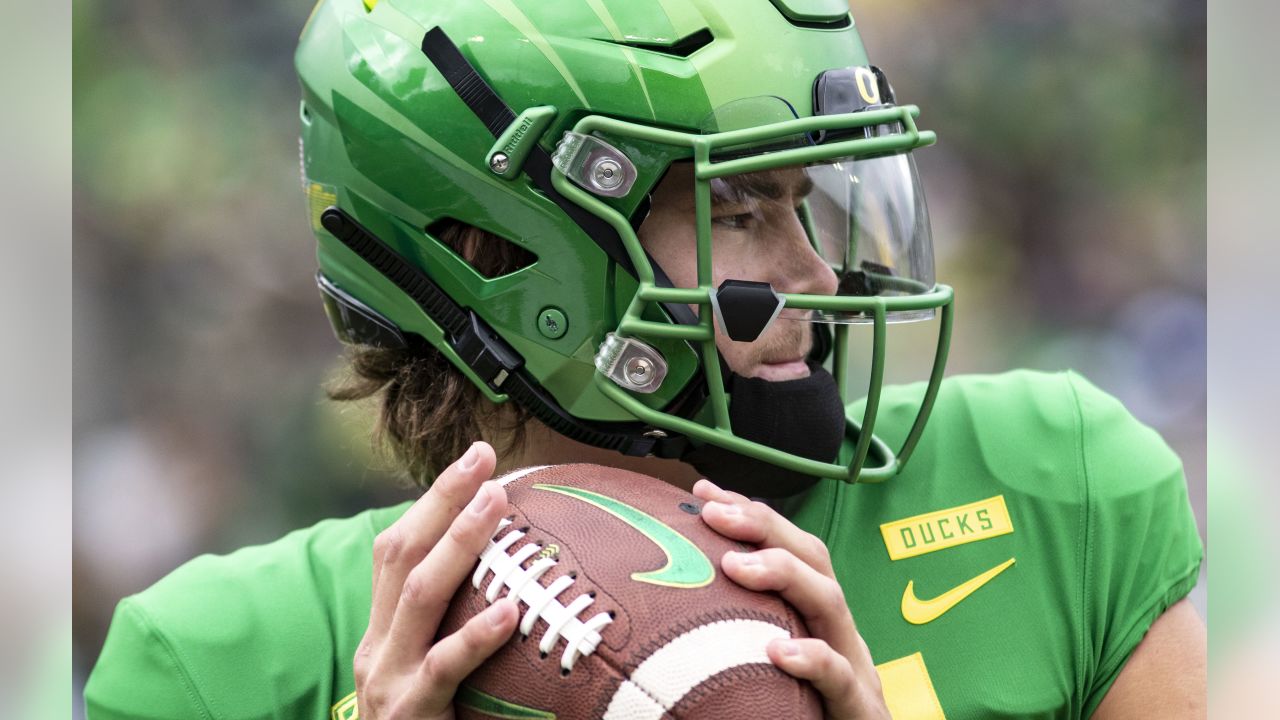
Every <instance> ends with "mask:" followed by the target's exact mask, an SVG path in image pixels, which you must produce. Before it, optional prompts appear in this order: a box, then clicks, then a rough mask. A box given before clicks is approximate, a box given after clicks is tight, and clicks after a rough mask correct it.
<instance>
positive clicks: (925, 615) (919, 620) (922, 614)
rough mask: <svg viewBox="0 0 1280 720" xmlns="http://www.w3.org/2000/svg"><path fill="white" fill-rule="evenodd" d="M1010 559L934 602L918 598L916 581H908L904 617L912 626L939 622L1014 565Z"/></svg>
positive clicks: (903, 607) (934, 599)
mask: <svg viewBox="0 0 1280 720" xmlns="http://www.w3.org/2000/svg"><path fill="white" fill-rule="evenodd" d="M1013 561H1014V558H1009V559H1008V560H1005V561H1004V562H1002V563H1000V564H999V565H997V566H995V567H993V568H991V569H990V570H988V571H986V572H984V573H982V574H981V575H979V576H977V577H975V578H970V579H969V580H967V581H965V582H963V583H961V584H959V585H957V586H955V587H953V588H951V589H950V590H948V591H946V592H944V593H942V594H941V595H939V596H938V597H936V598H933V599H932V600H921V599H919V598H917V597H916V593H915V581H914V580H909V581H907V589H906V590H904V591H902V617H904V618H906V620H907V622H909V623H911V624H912V625H924V624H925V623H927V622H932V621H934V620H937V619H938V618H939V617H941V616H942V614H943V613H945V612H946V611H948V610H950V609H951V608H953V607H955V606H956V605H957V604H958V603H959V602H960V601H961V600H963V599H965V598H967V597H969V596H970V595H972V594H973V591H974V590H977V589H978V588H980V587H982V586H983V585H986V584H987V583H988V582H991V578H993V577H995V576H997V575H999V574H1000V573H1002V572H1004V571H1005V569H1006V568H1008V567H1009V566H1010V565H1012V564H1013Z"/></svg>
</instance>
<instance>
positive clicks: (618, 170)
mask: <svg viewBox="0 0 1280 720" xmlns="http://www.w3.org/2000/svg"><path fill="white" fill-rule="evenodd" d="M551 164H552V165H555V167H556V169H557V170H559V171H560V172H562V173H564V175H565V177H567V178H569V179H570V180H572V181H573V182H574V183H576V184H577V185H579V186H581V187H583V188H584V189H586V190H587V191H589V192H591V193H594V194H596V195H603V196H605V197H623V196H625V195H626V194H627V193H629V192H631V186H632V185H634V184H635V182H636V166H635V165H634V164H633V163H632V162H631V160H629V159H628V158H627V156H626V155H624V154H623V153H622V151H621V150H619V149H617V148H615V147H614V146H612V145H610V144H609V143H607V142H605V141H603V140H601V139H600V138H598V137H595V136H594V135H583V134H582V133H576V132H573V131H567V132H565V134H564V137H562V138H560V142H559V143H557V144H556V151H555V152H554V153H552V155H551Z"/></svg>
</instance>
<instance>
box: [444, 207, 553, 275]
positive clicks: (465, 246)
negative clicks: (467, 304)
mask: <svg viewBox="0 0 1280 720" xmlns="http://www.w3.org/2000/svg"><path fill="white" fill-rule="evenodd" d="M426 233H427V235H430V236H431V238H432V239H434V240H435V241H436V242H439V243H440V244H441V245H444V246H445V247H446V248H448V249H449V250H450V251H451V252H453V254H454V255H457V256H458V258H459V259H460V260H462V261H463V262H465V263H466V264H467V265H469V266H470V267H471V269H472V270H475V271H476V272H477V273H479V274H480V276H481V277H483V278H485V279H486V280H492V279H494V278H499V277H502V276H504V275H510V274H511V273H513V272H516V271H517V270H523V269H524V268H527V267H529V266H530V265H533V264H534V263H536V262H538V256H537V255H535V254H534V253H533V252H531V251H530V250H529V249H528V248H526V247H524V246H522V245H519V244H517V243H515V242H513V241H511V240H508V239H506V238H504V237H502V236H501V235H497V234H494V233H491V232H489V231H488V230H483V229H481V228H478V227H476V226H474V225H468V224H467V223H464V222H462V221H460V220H455V219H453V218H441V219H439V220H436V221H435V222H433V223H431V224H430V225H428V226H427V227H426Z"/></svg>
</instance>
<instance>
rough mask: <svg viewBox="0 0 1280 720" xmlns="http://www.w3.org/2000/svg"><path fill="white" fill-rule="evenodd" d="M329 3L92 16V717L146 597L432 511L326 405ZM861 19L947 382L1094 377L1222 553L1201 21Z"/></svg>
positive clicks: (906, 331)
mask: <svg viewBox="0 0 1280 720" xmlns="http://www.w3.org/2000/svg"><path fill="white" fill-rule="evenodd" d="M311 5H312V0H278V1H277V2H274V3H212V4H211V3H170V2H158V1H156V0H145V1H144V0H114V1H113V2H103V1H101V0H77V2H76V3H75V4H74V5H73V24H72V27H73V38H74V55H73V59H72V63H73V69H74V73H75V84H74V89H73V99H74V103H75V113H74V127H73V138H74V143H75V158H74V159H75V164H74V174H73V199H74V215H73V221H74V233H75V236H74V247H75V274H74V290H73V292H74V303H75V308H76V312H75V315H74V320H73V332H74V337H75V348H74V368H73V385H74V393H75V398H76V404H75V408H74V460H75V474H74V488H75V495H74V510H75V542H74V548H73V550H72V557H73V579H74V600H75V603H74V615H73V648H74V677H75V680H74V683H73V686H74V695H75V697H76V698H77V700H76V701H75V703H76V712H77V713H79V712H80V709H79V705H80V703H79V700H78V698H79V695H80V690H81V687H82V683H83V681H84V679H85V677H86V675H87V673H88V671H89V669H90V668H91V667H92V664H93V662H94V660H95V659H96V657H97V653H98V651H99V649H100V647H101V643H102V640H103V638H104V636H105V633H106V629H107V625H108V623H109V621H110V617H111V612H112V609H113V608H114V606H115V603H116V602H117V601H118V600H119V599H120V598H121V597H123V596H125V595H128V594H131V593H134V592H137V591H139V590H141V589H143V588H145V587H146V586H147V585H149V584H151V583H152V582H154V581H155V580H157V579H159V578H160V577H162V576H163V575H164V574H166V573H167V572H169V571H170V570H172V569H173V568H175V567H176V566H177V565H179V564H181V563H182V562H184V561H185V560H187V559H189V558H191V557H193V556H195V555H197V554H199V553H203V552H218V553H220V552H227V551H230V550H232V549H234V548H236V547H239V546H242V545H245V544H250V543H260V542H267V541H270V540H272V539H275V538H277V537H279V536H280V535H282V534H284V533H285V532H287V531H289V530H291V529H294V528H298V527H303V526H306V525H310V524H312V523H314V522H316V521H318V520H320V519H322V518H325V517H330V516H338V515H346V514H351V513H353V512H356V511H358V510H360V509H363V508H365V507H369V506H372V505H382V504H390V503H393V502H397V501H399V500H401V499H405V498H407V497H409V496H410V495H411V493H410V492H409V491H408V490H407V489H405V487H404V484H403V483H402V482H401V480H399V479H398V477H397V476H396V475H395V473H394V472H392V471H391V470H390V468H389V466H388V465H387V464H386V463H385V462H383V461H381V460H379V459H378V457H377V456H376V455H375V454H374V453H373V452H372V451H371V448H370V444H369V439H368V429H369V427H370V425H371V416H370V415H369V414H368V413H367V411H362V410H359V409H352V408H344V409H342V410H340V409H339V408H338V407H336V406H334V405H332V404H330V403H328V402H327V401H325V400H324V394H323V390H322V387H323V384H324V382H325V381H326V380H327V379H329V378H331V377H333V376H334V374H335V373H336V372H338V371H339V370H340V369H341V367H342V354H341V350H340V348H339V346H338V344H337V342H336V341H335V340H334V339H333V337H332V335H331V333H330V330H329V327H328V323H327V321H326V320H325V318H324V314H323V312H322V310H321V307H320V303H319V302H318V296H317V293H316V290H315V287H314V283H313V279H312V276H313V273H314V269H315V260H314V248H313V240H312V237H311V234H310V231H309V229H308V225H307V220H306V215H305V203H304V199H303V195H302V191H301V188H300V185H299V175H298V156H297V135H298V129H297V107H298V89H297V84H296V81H295V79H294V75H293V70H292V65H291V63H292V53H293V48H294V45H295V43H296V40H297V35H298V32H299V30H300V29H301V27H302V24H303V22H304V20H305V19H306V16H307V14H308V12H309V11H310V9H311ZM853 11H854V18H855V20H856V22H857V23H858V25H859V27H860V29H861V32H862V36H863V40H864V42H865V43H866V46H867V48H868V51H869V52H870V54H871V58H872V61H873V62H874V63H876V64H877V65H879V66H881V67H883V68H884V69H885V70H886V71H887V73H888V75H889V77H890V78H891V79H892V81H893V84H894V86H895V89H896V90H897V94H898V97H899V99H900V100H902V101H903V102H911V103H916V104H919V105H920V106H921V108H922V110H923V113H922V116H921V119H920V122H921V126H922V127H927V128H930V129H933V130H936V131H937V133H938V136H939V139H940V141H939V144H938V145H937V146H936V147H933V148H929V149H927V150H924V151H922V152H920V153H918V160H919V162H920V166H921V175H922V177H923V179H924V183H925V187H926V189H927V191H928V194H929V200H930V205H931V210H932V212H933V228H934V236H935V241H936V243H937V253H938V258H937V265H938V275H939V279H940V280H942V281H944V282H948V283H950V284H952V285H953V286H954V287H955V288H956V296H957V327H956V331H955V334H954V339H953V344H952V353H951V360H950V362H949V372H950V374H958V373H972V372H998V371H1002V370H1005V369H1009V368H1013V367H1033V368H1040V369H1045V370H1060V369H1066V368H1073V369H1075V370H1077V371H1079V372H1081V373H1083V374H1084V375H1085V376H1087V377H1088V378H1090V379H1091V380H1092V381H1093V382H1094V383H1096V384H1097V385H1099V386H1100V387H1102V388H1103V389H1104V390H1107V391H1109V392H1111V393H1113V394H1114V395H1116V396H1118V397H1119V398H1120V399H1121V400H1123V401H1124V402H1125V403H1126V404H1127V405H1128V406H1129V408H1130V409H1131V410H1132V411H1133V413H1134V414H1135V415H1136V416H1137V417H1138V418H1139V419H1141V420H1142V421H1144V422H1146V423H1147V424H1149V425H1151V426H1153V427H1155V428H1156V429H1157V430H1159V431H1160V432H1161V433H1162V434H1163V436H1164V437H1165V438H1166V440H1167V441H1168V442H1169V443H1170V444H1171V445H1172V446H1173V448H1174V449H1175V450H1176V451H1177V452H1178V454H1179V455H1180V456H1181V457H1182V458H1183V461H1184V463H1185V466H1186V474H1187V479H1188V484H1189V489H1190V494H1191V498H1192V502H1193V505H1194V506H1195V510H1196V516H1197V520H1198V522H1199V524H1200V527H1201V528H1202V533H1203V528H1204V527H1205V519H1206V518H1205V478H1206V460H1205V452H1206V441H1205V438H1206V427H1205V416H1206V392H1205V385H1206V378H1205V370H1206V305H1205V295H1206V252H1205V222H1206V196H1205V173H1206V160H1205V138H1206V120H1205V94H1206V82H1205V52H1206V45H1205V41H1206V36H1205V6H1204V4H1203V3H1200V2H1194V1H1191V2H1184V1H1181V0H1123V1H1122V2H1115V1H1114V0H1112V1H1104V0H1071V1H1067V0H1041V1H1040V2H1036V3H1026V2H1018V1H1016V0H982V1H979V2H966V3H943V2H930V1H928V0H921V1H919V2H915V3H901V2H895V3H890V2H885V1H884V0H865V1H863V2H855V3H854V4H853ZM1272 234H1273V235H1274V233H1272ZM902 330H903V332H902V333H900V334H898V335H894V336H893V337H894V338H895V339H894V350H893V354H892V355H891V359H893V360H894V361H895V362H894V364H893V365H892V368H893V370H892V373H891V376H890V379H891V380H914V379H920V378H922V377H924V374H925V372H926V370H927V368H928V365H929V359H930V357H931V349H929V346H930V344H931V343H932V341H933V335H932V329H931V328H929V327H928V326H919V327H907V328H902ZM1244 504H1245V505H1247V503H1244ZM1206 566H1207V563H1206ZM1204 587H1205V583H1203V582H1202V583H1201V585H1200V587H1198V588H1197V589H1196V591H1195V592H1194V593H1193V596H1192V597H1193V601H1194V602H1195V603H1196V604H1197V606H1198V607H1199V609H1200V610H1201V612H1202V614H1203V613H1204V611H1205V607H1206V602H1205V590H1204Z"/></svg>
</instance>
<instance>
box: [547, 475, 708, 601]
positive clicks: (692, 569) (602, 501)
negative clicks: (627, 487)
mask: <svg viewBox="0 0 1280 720" xmlns="http://www.w3.org/2000/svg"><path fill="white" fill-rule="evenodd" d="M533 489H535V490H547V491H549V492H554V493H560V494H561V495H568V496H569V497H571V498H575V499H577V500H581V501H582V502H584V503H586V504H588V505H594V506H595V507H598V508H600V509H601V510H604V511H605V512H607V513H609V514H610V515H613V516H614V517H616V518H618V519H619V520H621V521H622V522H624V523H626V524H628V525H630V526H631V527H633V528H635V529H636V531H638V532H639V533H640V534H641V535H644V536H645V537H646V538H648V539H649V542H652V543H653V544H654V545H657V546H658V548H659V549H661V550H662V552H663V553H664V554H665V555H666V556H667V564H666V565H663V566H662V567H660V568H658V569H657V570H650V571H647V572H635V573H632V574H631V579H632V580H635V581H636V582H642V583H649V584H650V585H665V586H667V587H675V588H699V587H703V586H705V585H708V584H709V583H710V582H711V581H712V580H714V579H715V577H716V571H715V568H714V567H713V566H712V565H711V561H710V560H709V559H707V556H706V555H705V554H704V553H703V552H702V550H700V549H698V546H697V545H694V544H693V542H692V541H691V540H689V539H688V538H686V537H685V536H683V535H681V534H680V533H678V532H676V531H675V529H674V528H672V527H671V526H669V525H667V524H666V523H664V522H662V521H661V520H659V519H657V518H655V517H653V516H652V515H649V514H648V513H645V512H642V511H640V510H637V509H636V508H633V507H631V506H630V505H628V504H626V503H624V502H622V501H621V500H615V499H613V498H611V497H609V496H607V495H601V494H599V493H593V492H591V491H590V490H583V489H581V488H575V487H566V486H564V485H544V484H542V483H539V484H536V485H534V486H533Z"/></svg>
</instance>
